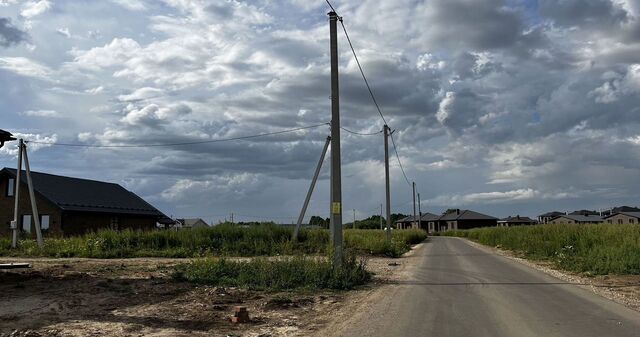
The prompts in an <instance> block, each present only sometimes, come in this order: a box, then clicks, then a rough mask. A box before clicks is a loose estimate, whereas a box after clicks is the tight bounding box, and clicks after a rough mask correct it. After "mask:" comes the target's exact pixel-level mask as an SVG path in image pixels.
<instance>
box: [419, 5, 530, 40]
mask: <svg viewBox="0 0 640 337" xmlns="http://www.w3.org/2000/svg"><path fill="white" fill-rule="evenodd" d="M425 6H426V7H427V10H428V14H427V17H426V18H425V19H426V20H424V21H423V22H422V23H420V24H419V25H418V27H420V29H423V30H424V31H425V32H427V34H428V35H427V36H426V37H427V41H425V42H429V47H430V48H432V49H433V48H442V47H444V46H449V47H453V48H472V49H475V50H487V49H497V48H507V47H509V46H512V45H514V44H515V43H516V42H517V41H518V39H519V38H520V36H521V35H522V32H523V29H524V28H525V26H524V24H523V22H522V19H521V17H520V15H519V14H518V12H517V11H515V10H513V9H510V8H508V7H506V6H505V3H504V1H502V0H488V1H482V2H479V1H473V0H454V1H450V0H435V1H429V2H427V3H426V5H425Z"/></svg>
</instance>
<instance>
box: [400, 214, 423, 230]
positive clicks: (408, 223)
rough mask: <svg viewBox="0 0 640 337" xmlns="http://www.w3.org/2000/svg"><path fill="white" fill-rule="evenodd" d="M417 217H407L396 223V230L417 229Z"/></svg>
mask: <svg viewBox="0 0 640 337" xmlns="http://www.w3.org/2000/svg"><path fill="white" fill-rule="evenodd" d="M418 218H419V217H415V218H414V217H413V215H409V216H407V217H404V218H402V219H399V220H397V221H396V223H395V225H396V229H408V228H418V226H419V224H418V220H417V219H418Z"/></svg>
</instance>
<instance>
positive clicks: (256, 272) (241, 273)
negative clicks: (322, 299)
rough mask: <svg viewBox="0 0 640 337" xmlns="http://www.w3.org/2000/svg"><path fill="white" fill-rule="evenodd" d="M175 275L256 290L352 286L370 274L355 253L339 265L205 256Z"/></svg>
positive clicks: (294, 259)
mask: <svg viewBox="0 0 640 337" xmlns="http://www.w3.org/2000/svg"><path fill="white" fill-rule="evenodd" d="M174 278H176V279H178V280H185V281H190V282H194V283H199V284H207V285H213V286H225V287H241V288H249V289H258V290H292V289H351V288H353V287H355V286H358V285H362V284H365V283H367V282H368V281H369V280H370V279H371V274H370V273H369V272H367V271H366V269H365V263H364V261H362V260H359V261H358V260H356V258H355V256H352V257H350V258H347V259H346V260H345V262H344V263H343V265H342V267H340V268H333V266H332V263H331V262H329V261H327V259H318V258H310V257H286V258H281V259H275V260H273V259H271V260H269V259H266V258H255V259H251V260H249V261H230V260H227V259H224V258H223V259H215V258H205V259H199V260H196V261H193V262H191V263H187V264H182V265H179V266H177V267H176V271H175V273H174Z"/></svg>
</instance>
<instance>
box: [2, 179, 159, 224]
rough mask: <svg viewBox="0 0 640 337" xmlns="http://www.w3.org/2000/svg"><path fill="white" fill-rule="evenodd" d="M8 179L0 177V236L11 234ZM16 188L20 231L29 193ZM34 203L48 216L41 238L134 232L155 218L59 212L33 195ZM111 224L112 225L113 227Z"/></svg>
mask: <svg viewBox="0 0 640 337" xmlns="http://www.w3.org/2000/svg"><path fill="white" fill-rule="evenodd" d="M8 182H9V177H7V176H0V236H5V237H6V236H8V235H9V234H10V233H11V227H10V225H11V221H13V211H14V203H15V197H7V184H8ZM21 185H22V186H20V204H19V215H20V216H19V217H18V228H19V229H20V230H22V215H32V211H31V201H30V199H29V190H28V188H27V186H26V184H24V183H23V184H21ZM36 203H37V204H38V213H40V216H42V215H49V217H50V220H49V229H48V230H46V231H44V232H43V234H44V235H45V236H63V235H64V236H73V235H81V234H85V233H88V232H91V231H97V230H100V229H118V230H122V229H134V230H138V229H139V230H152V229H155V228H156V222H157V217H156V216H151V215H150V216H136V215H129V214H113V213H94V212H75V211H74V212H70V211H62V210H61V209H60V208H59V207H58V206H57V205H54V204H53V203H51V202H50V201H49V200H48V199H46V198H44V197H42V196H41V195H40V194H38V193H37V192H36ZM114 225H115V226H114ZM31 236H32V237H35V221H34V220H32V221H31Z"/></svg>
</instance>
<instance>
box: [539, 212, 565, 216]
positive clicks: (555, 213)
mask: <svg viewBox="0 0 640 337" xmlns="http://www.w3.org/2000/svg"><path fill="white" fill-rule="evenodd" d="M558 215H564V213H563V212H558V211H554V212H547V213H544V214H540V215H539V216H540V217H550V216H558Z"/></svg>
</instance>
